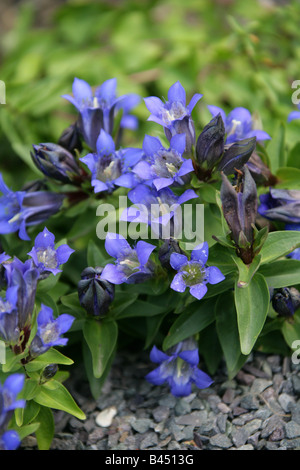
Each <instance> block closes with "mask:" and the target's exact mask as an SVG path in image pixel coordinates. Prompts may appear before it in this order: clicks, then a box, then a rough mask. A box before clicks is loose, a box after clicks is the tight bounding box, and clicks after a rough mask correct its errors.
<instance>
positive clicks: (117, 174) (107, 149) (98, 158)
mask: <svg viewBox="0 0 300 470" xmlns="http://www.w3.org/2000/svg"><path fill="white" fill-rule="evenodd" d="M96 147H97V153H89V154H88V155H85V156H84V157H82V158H80V160H81V161H82V162H83V163H85V164H86V165H87V166H88V168H89V170H90V171H91V173H92V179H91V183H92V186H93V187H94V191H95V193H99V192H102V191H106V192H108V193H111V192H113V191H114V190H115V189H116V188H117V187H118V186H123V187H126V188H132V187H133V186H135V185H136V184H137V178H136V176H135V174H134V173H132V172H131V171H130V168H131V167H132V166H134V165H135V164H136V163H137V162H138V161H139V159H140V158H141V157H142V151H141V150H139V149H126V150H118V151H116V148H115V143H114V140H113V138H112V137H111V135H109V134H108V133H107V132H105V131H104V130H101V132H100V134H99V137H98V139H97V144H96Z"/></svg>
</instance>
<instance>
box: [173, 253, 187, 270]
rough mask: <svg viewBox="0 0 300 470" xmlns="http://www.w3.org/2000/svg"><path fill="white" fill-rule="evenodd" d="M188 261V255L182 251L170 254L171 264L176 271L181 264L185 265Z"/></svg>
mask: <svg viewBox="0 0 300 470" xmlns="http://www.w3.org/2000/svg"><path fill="white" fill-rule="evenodd" d="M187 262H188V259H187V256H185V255H182V254H181V253H172V254H171V256H170V264H171V266H172V268H173V269H175V270H176V271H178V270H179V269H180V268H181V266H183V265H185V264H186V263H187Z"/></svg>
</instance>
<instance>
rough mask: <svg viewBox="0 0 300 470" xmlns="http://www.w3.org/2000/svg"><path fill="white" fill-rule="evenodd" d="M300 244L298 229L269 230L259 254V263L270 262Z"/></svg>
mask: <svg viewBox="0 0 300 470" xmlns="http://www.w3.org/2000/svg"><path fill="white" fill-rule="evenodd" d="M299 246H300V231H299V232H298V231H296V230H283V231H280V230H279V231H277V232H271V233H269V235H268V238H267V239H266V241H265V243H264V245H263V247H262V249H261V252H260V255H261V264H265V263H270V262H271V261H274V260H276V259H278V258H281V257H282V256H285V255H288V254H289V253H291V251H293V250H295V249H296V248H298V247H299Z"/></svg>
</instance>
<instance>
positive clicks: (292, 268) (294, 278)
mask: <svg viewBox="0 0 300 470" xmlns="http://www.w3.org/2000/svg"><path fill="white" fill-rule="evenodd" d="M259 272H260V273H261V274H262V275H263V276H264V277H265V279H266V281H267V283H268V286H269V287H274V289H278V288H280V287H290V286H295V285H297V284H300V261H299V260H297V259H283V260H279V261H274V262H273V263H270V264H264V265H263V266H261V267H260V269H259Z"/></svg>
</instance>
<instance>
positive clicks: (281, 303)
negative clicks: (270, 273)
mask: <svg viewBox="0 0 300 470" xmlns="http://www.w3.org/2000/svg"><path fill="white" fill-rule="evenodd" d="M272 306H273V309H274V310H275V312H277V313H278V315H279V316H280V317H292V316H293V315H294V313H295V311H296V310H297V309H298V308H299V307H300V292H299V291H298V290H297V289H296V288H295V287H283V288H282V289H274V291H273V296H272Z"/></svg>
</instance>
